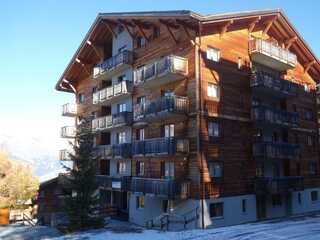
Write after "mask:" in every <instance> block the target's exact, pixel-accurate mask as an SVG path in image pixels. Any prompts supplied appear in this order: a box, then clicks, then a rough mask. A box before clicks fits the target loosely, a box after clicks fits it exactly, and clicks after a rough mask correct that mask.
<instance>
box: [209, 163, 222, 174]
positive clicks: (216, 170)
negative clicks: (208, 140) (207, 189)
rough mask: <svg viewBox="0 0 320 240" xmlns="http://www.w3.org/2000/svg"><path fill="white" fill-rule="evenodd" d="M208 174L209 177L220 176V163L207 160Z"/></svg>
mask: <svg viewBox="0 0 320 240" xmlns="http://www.w3.org/2000/svg"><path fill="white" fill-rule="evenodd" d="M209 174H210V177H215V178H220V177H222V174H223V173H222V163H219V162H209Z"/></svg>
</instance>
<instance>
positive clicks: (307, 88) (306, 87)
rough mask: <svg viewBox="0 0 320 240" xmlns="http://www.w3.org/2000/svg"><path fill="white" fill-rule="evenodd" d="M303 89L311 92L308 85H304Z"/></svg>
mask: <svg viewBox="0 0 320 240" xmlns="http://www.w3.org/2000/svg"><path fill="white" fill-rule="evenodd" d="M303 88H304V91H305V92H310V88H309V86H308V85H307V84H303Z"/></svg>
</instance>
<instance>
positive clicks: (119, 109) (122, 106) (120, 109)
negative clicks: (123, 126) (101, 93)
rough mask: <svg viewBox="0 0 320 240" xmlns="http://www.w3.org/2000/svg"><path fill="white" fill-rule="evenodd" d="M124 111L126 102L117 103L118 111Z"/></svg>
mask: <svg viewBox="0 0 320 240" xmlns="http://www.w3.org/2000/svg"><path fill="white" fill-rule="evenodd" d="M125 111H127V104H125V103H120V104H118V113H121V112H125Z"/></svg>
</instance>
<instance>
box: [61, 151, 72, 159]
mask: <svg viewBox="0 0 320 240" xmlns="http://www.w3.org/2000/svg"><path fill="white" fill-rule="evenodd" d="M70 154H73V151H72V150H67V149H62V150H60V151H59V160H60V161H70V160H71V158H70Z"/></svg>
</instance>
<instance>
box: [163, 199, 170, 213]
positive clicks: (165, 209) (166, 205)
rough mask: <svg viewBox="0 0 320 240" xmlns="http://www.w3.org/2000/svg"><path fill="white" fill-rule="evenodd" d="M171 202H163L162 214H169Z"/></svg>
mask: <svg viewBox="0 0 320 240" xmlns="http://www.w3.org/2000/svg"><path fill="white" fill-rule="evenodd" d="M168 208H169V200H162V212H164V213H166V212H168Z"/></svg>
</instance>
